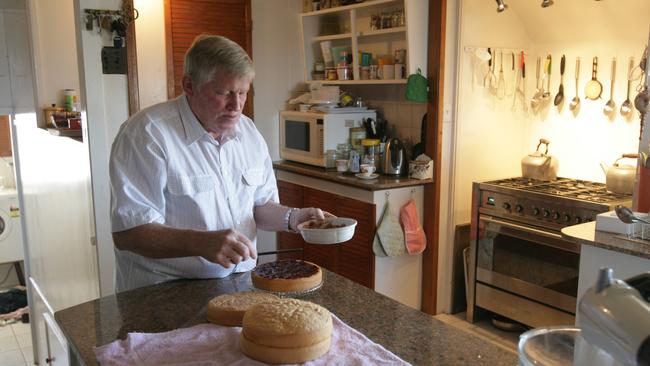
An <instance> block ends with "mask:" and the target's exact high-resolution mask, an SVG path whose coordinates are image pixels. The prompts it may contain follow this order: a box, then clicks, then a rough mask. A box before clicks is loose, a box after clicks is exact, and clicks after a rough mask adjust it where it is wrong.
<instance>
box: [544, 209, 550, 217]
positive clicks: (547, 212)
mask: <svg viewBox="0 0 650 366" xmlns="http://www.w3.org/2000/svg"><path fill="white" fill-rule="evenodd" d="M542 216H544V217H549V216H551V211H549V210H544V213H543V214H542Z"/></svg>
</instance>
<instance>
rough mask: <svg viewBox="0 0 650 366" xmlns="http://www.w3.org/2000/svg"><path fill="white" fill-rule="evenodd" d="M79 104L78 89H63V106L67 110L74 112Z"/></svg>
mask: <svg viewBox="0 0 650 366" xmlns="http://www.w3.org/2000/svg"><path fill="white" fill-rule="evenodd" d="M76 105H77V91H76V90H74V89H64V90H63V106H64V107H65V109H66V111H68V112H72V111H74V110H75V107H76Z"/></svg>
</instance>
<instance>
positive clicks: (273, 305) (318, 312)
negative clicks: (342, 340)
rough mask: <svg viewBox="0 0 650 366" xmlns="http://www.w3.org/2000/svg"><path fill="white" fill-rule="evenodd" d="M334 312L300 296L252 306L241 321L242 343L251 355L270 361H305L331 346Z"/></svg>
mask: <svg viewBox="0 0 650 366" xmlns="http://www.w3.org/2000/svg"><path fill="white" fill-rule="evenodd" d="M331 337H332V315H331V314H330V312H329V311H328V310H327V309H325V308H324V307H322V306H320V305H316V304H314V303H311V302H308V301H302V300H297V299H280V300H279V301H274V302H269V303H264V304H258V305H254V306H252V307H251V308H250V309H249V310H248V311H247V312H246V314H244V319H243V322H242V332H241V335H240V339H239V341H240V342H239V345H240V348H241V350H242V352H243V353H244V354H245V355H247V356H248V357H250V358H253V359H256V360H258V361H262V362H267V363H274V364H277V363H302V362H307V361H309V360H313V359H315V358H318V357H320V356H322V355H324V354H325V353H327V351H328V350H329V348H330V342H331Z"/></svg>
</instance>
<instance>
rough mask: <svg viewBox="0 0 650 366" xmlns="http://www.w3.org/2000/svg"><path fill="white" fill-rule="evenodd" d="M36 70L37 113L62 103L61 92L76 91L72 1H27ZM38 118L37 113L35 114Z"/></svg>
mask: <svg viewBox="0 0 650 366" xmlns="http://www.w3.org/2000/svg"><path fill="white" fill-rule="evenodd" d="M27 6H28V8H29V12H30V26H31V31H32V42H33V47H34V55H33V56H34V63H35V68H36V84H37V97H38V98H37V106H36V107H37V110H38V109H39V108H42V107H47V106H49V105H50V104H52V103H57V104H58V105H62V104H63V89H66V88H72V89H76V90H79V72H78V68H77V45H76V41H75V31H74V13H73V7H72V0H48V1H39V0H27ZM39 116H40V113H39Z"/></svg>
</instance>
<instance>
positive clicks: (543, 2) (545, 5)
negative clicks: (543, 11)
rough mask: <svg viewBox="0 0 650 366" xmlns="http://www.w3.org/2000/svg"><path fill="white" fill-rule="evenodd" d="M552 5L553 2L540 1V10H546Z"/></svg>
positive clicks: (547, 0)
mask: <svg viewBox="0 0 650 366" xmlns="http://www.w3.org/2000/svg"><path fill="white" fill-rule="evenodd" d="M551 5H553V0H542V8H548V7H549V6H551Z"/></svg>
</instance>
